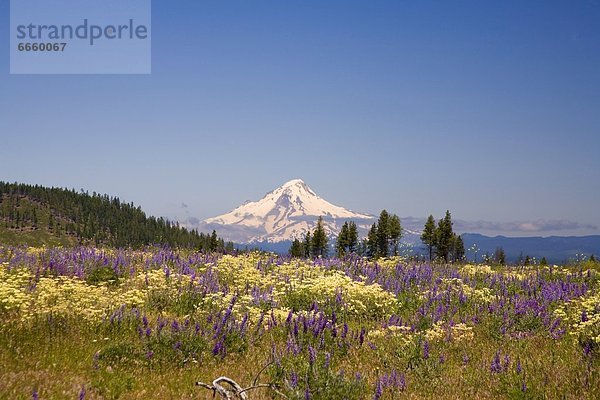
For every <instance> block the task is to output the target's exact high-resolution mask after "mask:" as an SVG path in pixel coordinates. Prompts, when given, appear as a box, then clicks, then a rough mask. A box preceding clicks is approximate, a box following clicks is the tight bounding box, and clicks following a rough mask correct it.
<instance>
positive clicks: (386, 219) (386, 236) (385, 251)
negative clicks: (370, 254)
mask: <svg viewBox="0 0 600 400" xmlns="http://www.w3.org/2000/svg"><path fill="white" fill-rule="evenodd" d="M389 245H390V215H389V214H388V212H387V211H386V210H383V211H381V214H379V219H378V220H377V256H379V257H387V256H388V255H389Z"/></svg>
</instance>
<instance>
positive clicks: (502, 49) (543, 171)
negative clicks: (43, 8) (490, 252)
mask: <svg viewBox="0 0 600 400" xmlns="http://www.w3.org/2000/svg"><path fill="white" fill-rule="evenodd" d="M152 7H153V9H152V74H151V75H139V76H135V75H116V76H113V75H90V76H86V75H9V48H8V47H9V44H8V43H9V39H8V28H7V27H8V23H9V6H8V1H2V2H0V26H2V29H1V30H0V32H2V33H1V40H0V179H2V180H6V181H20V182H27V183H38V184H43V185H53V186H65V187H69V188H76V189H79V188H84V189H87V190H89V191H90V192H91V191H97V192H101V193H108V194H111V195H116V196H119V197H120V198H121V199H123V200H125V201H133V202H135V203H136V204H139V205H141V206H142V208H143V209H144V210H146V211H147V212H148V213H150V214H154V215H164V216H167V217H171V218H174V217H179V218H185V217H187V216H194V217H197V218H200V219H203V218H207V217H210V216H214V215H217V214H221V213H224V212H227V211H229V210H230V209H232V208H234V207H236V206H237V205H239V204H240V203H241V202H242V201H244V200H246V199H253V200H255V199H258V198H260V197H261V196H262V195H263V194H264V193H265V192H267V191H269V190H271V189H273V188H275V187H277V186H279V185H280V184H282V183H283V182H285V181H287V180H289V179H292V178H302V179H304V180H305V181H306V182H307V183H308V184H309V185H310V186H311V187H312V188H313V189H314V190H315V191H316V192H317V193H318V194H320V195H321V196H322V197H324V198H326V199H328V200H329V201H331V202H333V203H336V204H340V205H343V206H345V207H348V208H351V209H354V210H358V211H364V212H371V213H378V212H379V210H381V209H382V208H386V209H388V210H390V211H392V212H395V213H397V214H398V215H400V216H414V217H422V216H426V215H428V214H430V213H433V214H434V215H436V216H441V214H442V213H443V212H444V211H445V210H446V209H450V210H451V211H452V212H453V215H454V217H455V218H457V219H462V220H467V221H479V220H483V221H493V222H499V223H507V222H514V221H517V222H520V221H544V223H546V224H545V225H544V226H545V228H543V229H540V230H539V232H538V231H535V232H534V233H536V234H543V235H545V234H552V233H555V234H592V233H600V228H598V227H599V226H600V210H599V209H598V204H599V203H600V185H599V184H598V182H599V181H600V157H599V151H600V23H599V21H600V2H599V1H591V0H590V1H527V2H523V1H502V2H500V1H498V2H485V4H484V3H483V2H480V1H456V2H442V1H440V2H416V1H415V2H404V1H285V2H284V1H203V0H178V1H176V2H170V1H158V0H155V1H153V3H152ZM5 27H6V28H5ZM182 203H185V204H187V205H188V207H187V208H182ZM557 220H566V221H571V222H573V223H575V224H574V225H569V228H568V229H558V227H557V228H556V229H555V228H553V222H552V221H557ZM578 224H581V226H580V225H578ZM540 225H543V224H542V223H540ZM510 226H512V227H513V228H510V229H512V230H513V231H512V232H504V233H509V234H513V235H520V234H532V233H531V232H521V231H520V230H519V229H518V228H515V226H517V225H510Z"/></svg>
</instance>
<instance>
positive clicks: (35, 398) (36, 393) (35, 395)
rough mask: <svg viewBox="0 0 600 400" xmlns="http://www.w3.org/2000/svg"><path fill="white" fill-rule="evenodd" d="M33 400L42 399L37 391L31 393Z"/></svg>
mask: <svg viewBox="0 0 600 400" xmlns="http://www.w3.org/2000/svg"><path fill="white" fill-rule="evenodd" d="M31 398H32V399H33V400H38V399H39V398H40V397H39V396H38V392H37V389H33V392H31Z"/></svg>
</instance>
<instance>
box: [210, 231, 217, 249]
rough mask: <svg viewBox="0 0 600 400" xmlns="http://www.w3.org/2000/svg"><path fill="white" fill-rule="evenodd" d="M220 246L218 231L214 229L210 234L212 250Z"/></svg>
mask: <svg viewBox="0 0 600 400" xmlns="http://www.w3.org/2000/svg"><path fill="white" fill-rule="evenodd" d="M218 248H219V239H218V237H217V231H215V230H214V229H213V231H212V234H211V235H210V251H217V249H218Z"/></svg>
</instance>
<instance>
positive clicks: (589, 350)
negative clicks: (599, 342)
mask: <svg viewBox="0 0 600 400" xmlns="http://www.w3.org/2000/svg"><path fill="white" fill-rule="evenodd" d="M583 354H585V355H586V356H588V357H589V356H590V355H591V354H592V342H591V341H590V340H588V341H586V342H585V344H584V345H583Z"/></svg>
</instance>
